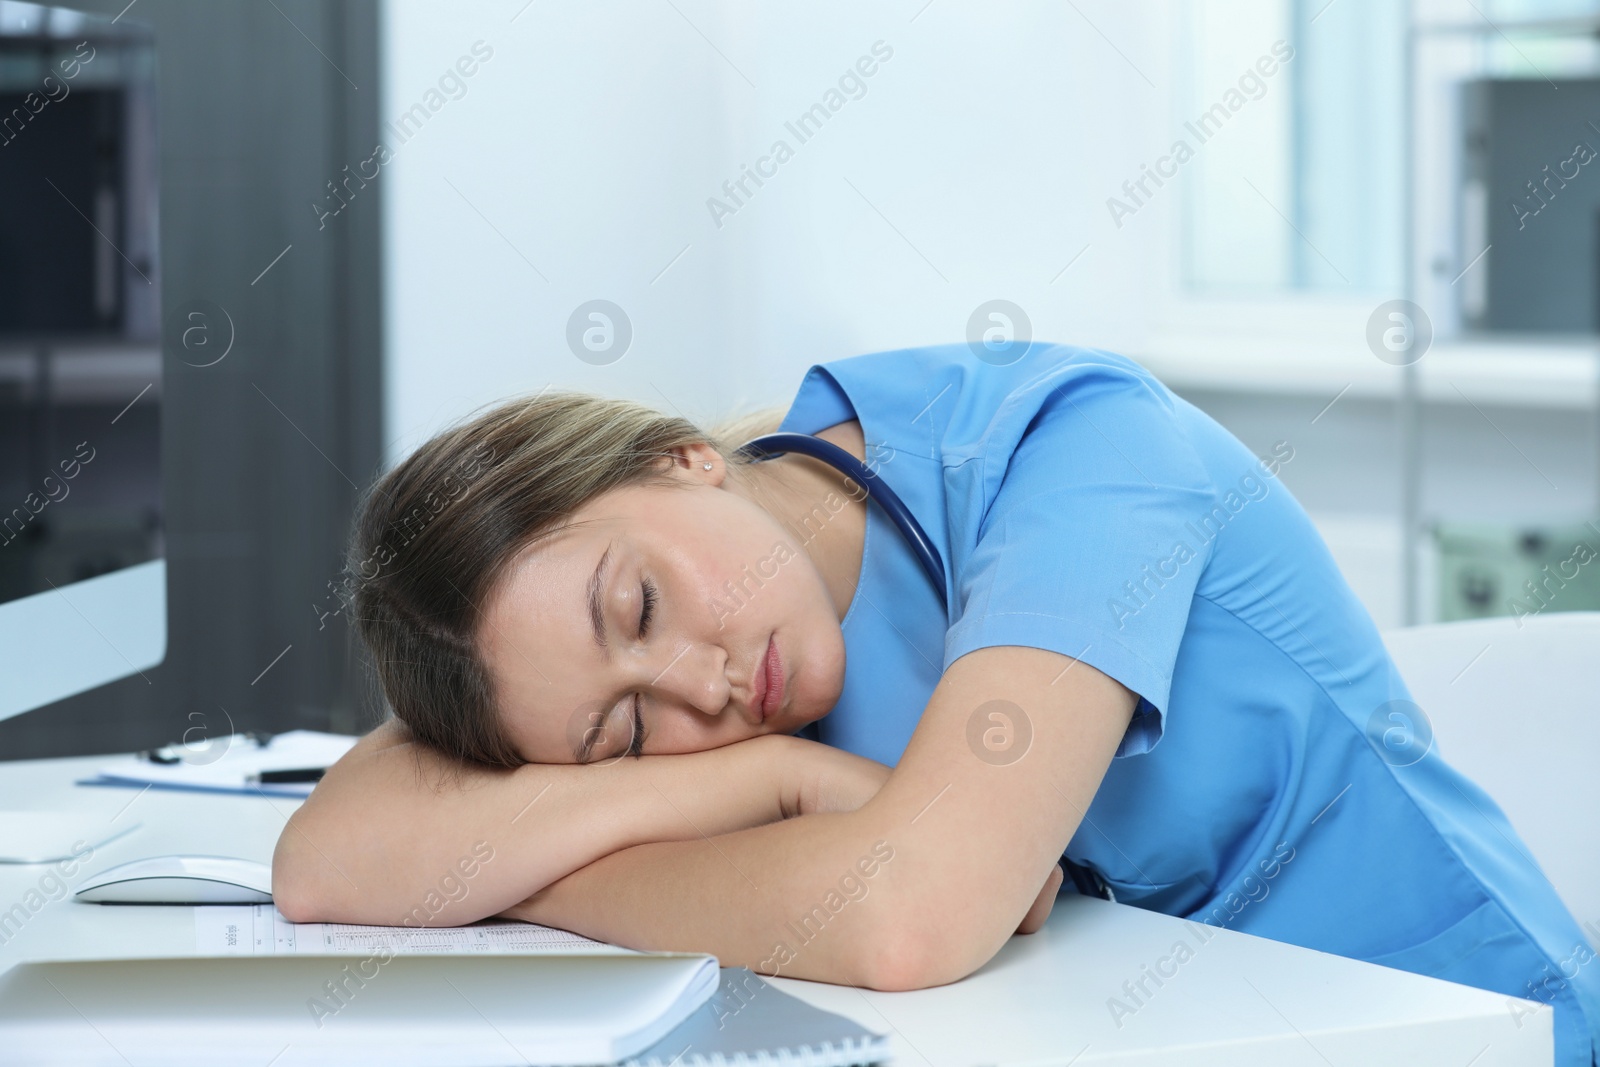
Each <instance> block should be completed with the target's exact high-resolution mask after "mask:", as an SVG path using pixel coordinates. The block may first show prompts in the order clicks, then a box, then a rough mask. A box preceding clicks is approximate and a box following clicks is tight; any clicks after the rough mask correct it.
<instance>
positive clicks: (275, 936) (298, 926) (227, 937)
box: [194, 904, 633, 956]
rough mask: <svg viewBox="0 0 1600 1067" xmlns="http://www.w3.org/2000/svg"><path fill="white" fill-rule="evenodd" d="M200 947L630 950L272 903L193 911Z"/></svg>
mask: <svg viewBox="0 0 1600 1067" xmlns="http://www.w3.org/2000/svg"><path fill="white" fill-rule="evenodd" d="M194 935H195V936H194V940H195V951H196V953H197V954H198V955H201V956H271V955H277V954H293V953H325V952H349V953H352V954H356V953H359V954H361V955H371V954H372V953H374V952H377V951H378V950H379V949H380V948H385V947H387V949H388V951H389V952H390V953H392V954H395V955H401V954H405V953H425V952H493V953H529V952H585V953H596V954H613V953H622V954H625V955H632V954H633V952H632V950H631V949H625V948H619V947H617V946H616V945H608V944H606V943H604V942H603V941H591V940H590V939H589V938H587V937H581V936H579V935H578V934H573V933H568V932H567V931H566V930H556V929H552V928H551V927H548V926H540V925H539V924H537V923H524V922H506V921H497V920H487V921H484V922H480V923H475V924H473V925H471V926H440V927H431V928H426V929H414V928H412V927H409V926H355V925H351V924H347V923H293V922H290V921H289V920H288V919H285V918H284V917H283V913H282V912H280V911H278V909H277V907H275V906H274V905H272V904H242V905H233V904H224V905H217V904H210V905H206V906H204V907H197V908H195V909H194Z"/></svg>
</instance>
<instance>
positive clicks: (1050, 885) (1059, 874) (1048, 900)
mask: <svg viewBox="0 0 1600 1067" xmlns="http://www.w3.org/2000/svg"><path fill="white" fill-rule="evenodd" d="M1066 877H1067V874H1066V872H1065V871H1063V870H1062V869H1061V864H1059V863H1058V864H1056V865H1055V866H1054V867H1051V868H1050V874H1049V875H1048V876H1047V877H1046V878H1045V880H1044V888H1043V889H1041V890H1039V896H1038V898H1037V899H1036V900H1034V902H1033V907H1031V908H1029V909H1028V914H1026V915H1024V916H1023V917H1022V925H1021V926H1018V927H1017V933H1019V934H1031V933H1033V932H1035V931H1036V930H1038V929H1039V928H1040V927H1041V926H1043V925H1044V921H1045V920H1046V919H1048V918H1050V909H1051V908H1053V907H1055V906H1056V894H1057V893H1059V892H1060V891H1061V883H1062V882H1063V881H1064V880H1065V879H1066Z"/></svg>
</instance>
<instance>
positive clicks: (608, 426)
mask: <svg viewBox="0 0 1600 1067" xmlns="http://www.w3.org/2000/svg"><path fill="white" fill-rule="evenodd" d="M780 416H781V412H779V411H776V410H770V409H769V410H764V411H758V412H754V413H752V414H749V415H743V416H739V417H737V418H734V419H731V420H728V421H726V422H723V423H721V424H719V425H718V426H717V427H716V428H715V429H713V430H712V431H711V432H707V431H704V430H701V429H700V428H699V427H697V426H695V425H694V424H693V423H691V422H689V421H688V420H687V419H683V418H679V417H677V416H672V415H663V414H662V413H660V412H658V411H654V410H652V409H650V408H648V407H646V406H644V405H642V404H638V403H634V402H632V401H628V400H615V399H608V398H604V397H597V396H590V395H587V394H583V393H572V392H546V393H541V394H539V395H537V396H532V397H522V398H517V399H513V400H509V401H506V402H504V403H501V404H499V405H497V406H495V407H493V408H491V409H489V410H487V411H485V412H483V413H482V414H479V415H476V416H475V417H471V418H469V419H468V420H467V421H464V422H462V423H460V424H458V425H456V426H453V427H450V428H449V429H446V430H444V431H443V432H441V433H439V434H437V435H436V436H435V437H433V438H432V439H431V440H429V441H428V442H427V443H425V444H423V445H422V446H421V447H420V448H418V449H417V450H416V451H415V452H413V453H412V454H411V455H410V456H408V457H406V459H405V460H403V461H402V462H401V463H400V464H399V465H398V466H396V467H395V468H394V469H393V470H391V471H389V472H388V473H387V474H385V475H383V476H382V477H381V478H380V479H379V480H378V481H377V482H376V484H374V485H373V486H372V487H371V489H369V490H368V492H367V493H366V494H364V496H363V499H362V501H361V503H360V505H359V508H358V513H357V518H356V523H355V529H354V535H353V537H352V541H351V548H350V559H351V568H350V569H351V570H352V573H353V574H354V575H355V581H354V586H355V592H354V597H353V600H354V607H355V610H354V613H353V617H354V629H355V631H356V634H357V636H358V638H359V639H360V641H361V642H362V644H363V645H364V646H365V648H366V650H367V652H368V654H369V655H370V657H371V664H372V668H373V670H374V671H375V673H376V676H377V680H378V684H379V687H380V688H381V690H382V692H383V696H384V698H385V700H386V701H387V703H388V704H389V706H390V707H391V708H392V709H393V711H394V714H395V716H396V717H397V718H399V719H400V720H401V721H402V722H403V723H404V724H405V725H406V726H407V727H408V728H409V730H410V733H411V736H412V737H413V739H415V740H417V741H419V742H421V743H422V744H425V745H427V746H429V747H431V748H433V749H434V750H436V751H438V752H440V753H442V754H444V755H447V756H451V757H454V758H456V759H458V760H464V761H470V762H475V763H480V764H486V765H489V766H493V767H507V768H509V767H516V766H520V765H521V764H523V763H525V762H527V761H526V760H525V759H524V758H523V757H522V756H521V755H520V754H519V753H518V752H517V750H516V748H515V746H514V745H513V744H512V743H511V740H510V738H509V736H508V734H507V732H506V730H505V727H504V723H503V720H502V716H501V714H500V708H499V707H498V705H497V698H496V694H495V687H494V684H493V679H492V678H491V677H490V674H489V671H488V669H487V666H486V663H485V660H484V658H483V655H482V653H481V650H480V643H479V629H480V625H481V619H480V616H481V613H482V609H483V607H484V605H485V603H486V600H487V598H488V596H489V595H490V593H491V592H492V591H493V590H494V588H495V587H496V585H497V583H498V582H499V581H500V579H501V578H502V577H503V575H504V572H505V570H506V569H507V567H508V566H509V565H510V564H511V562H512V561H513V560H514V559H515V558H516V556H517V555H518V553H519V552H521V551H522V550H523V549H524V548H525V547H526V546H527V545H529V544H530V543H532V542H534V541H536V540H538V539H539V538H540V537H543V536H545V535H547V534H549V533H551V532H553V531H555V530H556V529H559V528H560V527H562V526H564V525H565V524H566V523H567V522H568V521H569V520H570V519H571V517H572V515H573V514H574V513H575V512H577V511H578V510H579V509H580V508H582V507H583V506H584V505H585V504H587V503H589V502H590V501H591V500H594V499H595V498H596V497H599V496H600V495H601V494H603V493H606V492H609V491H611V490H613V489H618V488H622V487H625V486H634V485H642V484H648V483H652V482H657V481H664V480H665V470H666V467H665V465H663V464H661V463H660V462H659V461H660V459H661V458H662V457H664V456H666V455H668V454H670V453H671V452H672V451H673V450H674V449H677V448H682V447H686V446H689V445H694V444H700V443H709V444H711V445H712V446H713V447H714V448H716V449H717V451H718V452H720V453H721V454H722V455H723V457H724V458H725V459H726V460H727V461H728V463H729V464H730V465H734V464H739V463H742V462H744V461H743V460H742V459H741V458H740V457H738V456H736V455H735V451H734V450H735V448H736V447H737V445H738V444H739V443H740V442H742V441H744V440H745V439H746V438H748V437H752V436H755V435H757V434H759V433H763V432H770V431H771V430H772V429H773V428H775V427H776V425H777V423H778V421H779V418H780ZM357 561H359V562H357ZM369 572H370V573H369Z"/></svg>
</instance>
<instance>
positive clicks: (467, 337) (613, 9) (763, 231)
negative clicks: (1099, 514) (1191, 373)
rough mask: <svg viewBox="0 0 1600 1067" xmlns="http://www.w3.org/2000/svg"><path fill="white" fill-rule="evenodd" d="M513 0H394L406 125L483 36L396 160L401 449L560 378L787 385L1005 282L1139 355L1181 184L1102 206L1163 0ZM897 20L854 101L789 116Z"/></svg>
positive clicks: (656, 386)
mask: <svg viewBox="0 0 1600 1067" xmlns="http://www.w3.org/2000/svg"><path fill="white" fill-rule="evenodd" d="M523 4H524V0H496V2H493V3H488V2H485V3H472V4H451V5H448V6H447V5H444V4H437V3H428V2H422V0H388V2H387V4H386V7H385V27H384V35H385V36H384V43H383V50H384V52H383V54H384V62H385V66H384V86H383V104H382V113H383V115H384V116H385V117H386V118H390V119H394V118H397V117H398V116H399V115H400V114H401V113H402V112H404V111H405V110H406V109H407V108H408V107H410V106H411V105H412V104H414V103H416V102H418V101H420V100H422V99H423V97H424V94H425V93H426V91H427V90H428V89H429V88H430V87H432V86H433V85H434V84H435V83H436V81H437V79H438V77H439V75H440V74H441V73H442V72H444V71H445V70H446V69H447V68H448V67H449V66H450V65H451V64H453V63H454V62H455V61H456V59H457V57H459V56H462V55H464V54H468V53H469V50H470V48H471V46H472V44H473V42H474V41H476V40H479V39H481V40H483V41H484V42H485V43H486V44H487V45H488V46H489V47H490V48H492V49H493V57H492V58H491V59H490V60H488V61H487V62H486V63H484V64H483V65H482V67H481V69H479V70H478V72H477V73H476V74H474V75H473V76H472V77H471V78H469V79H464V81H465V84H466V86H467V92H466V94H465V95H464V96H462V97H461V98H460V99H450V100H447V102H444V103H443V106H440V107H439V109H438V110H437V112H435V113H433V114H432V115H431V116H430V117H429V118H428V119H427V122H426V124H425V125H424V126H423V128H422V129H421V130H420V132H418V133H416V135H415V136H414V137H413V138H412V139H411V140H409V141H408V142H406V143H405V144H404V145H403V146H401V147H399V148H398V150H397V151H396V152H395V157H394V159H393V161H392V162H390V163H389V164H388V165H387V166H386V167H385V168H384V176H383V177H382V178H381V179H380V180H382V181H384V182H385V183H386V184H385V187H384V191H385V195H386V198H387V199H386V204H385V212H386V237H387V239H388V242H389V244H388V248H387V274H386V286H387V297H388V307H387V312H386V314H387V331H388V336H387V346H388V353H389V357H388V363H387V370H388V383H387V397H386V420H387V426H388V433H389V437H390V441H389V447H388V455H389V457H390V459H391V460H394V459H398V458H399V457H400V456H402V455H404V454H405V453H406V452H407V451H409V449H410V448H412V447H414V446H415V445H416V444H417V443H418V442H420V441H421V440H422V439H424V438H425V437H427V436H428V435H429V434H431V433H432V432H433V431H435V430H436V429H438V428H439V427H440V426H441V425H443V424H444V423H445V422H447V421H450V420H452V419H454V418H456V417H459V416H460V415H462V414H464V413H466V412H468V411H469V410H471V409H473V408H474V407H476V406H478V405H480V404H483V403H486V402H490V401H493V400H497V399H500V398H502V397H505V396H507V395H509V394H512V393H514V392H518V391H522V390H537V389H539V388H541V387H543V386H545V385H547V384H549V383H554V384H555V385H557V386H562V387H573V388H581V389H587V390H592V391H596V392H605V393H613V394H617V395H623V396H629V397H634V398H637V399H641V400H645V401H649V402H651V403H654V404H656V405H658V406H661V407H663V408H667V407H668V406H669V405H670V406H671V407H675V408H677V409H679V410H681V411H682V412H683V413H684V414H686V415H688V416H689V417H691V418H709V417H714V416H716V415H720V414H724V413H728V412H730V411H733V410H740V409H742V408H743V407H744V406H747V405H753V404H784V403H786V402H787V400H788V399H789V397H790V396H791V395H792V393H793V390H794V388H795V386H796V385H797V384H798V382H799V378H800V376H801V374H802V373H803V372H804V370H805V368H806V367H807V366H809V365H810V364H812V363H814V362H819V361H823V360H827V359H832V358H837V357H840V356H844V355H851V354H855V353H859V352H864V351H870V350H873V349H878V348H891V347H899V346H903V345H910V344H918V343H931V342H939V341H948V340H953V339H959V338H960V337H962V336H963V335H964V330H965V326H966V322H967V319H968V317H969V315H970V314H971V312H972V311H973V309H974V308H975V307H976V306H977V305H978V304H980V303H981V302H983V301H985V300H989V299H991V298H996V297H1003V298H1005V299H1009V300H1012V301H1015V302H1016V303H1018V304H1020V305H1021V306H1022V307H1023V308H1024V309H1025V310H1026V311H1027V312H1028V314H1029V315H1030V317H1031V318H1032V320H1033V324H1034V328H1033V333H1034V336H1036V337H1042V338H1046V339H1050V340H1063V341H1072V342H1076V343H1087V344H1097V345H1103V346H1106V347H1110V348H1117V349H1122V350H1127V351H1133V350H1137V349H1138V348H1140V347H1141V346H1142V342H1143V339H1144V337H1145V335H1146V333H1147V327H1146V323H1147V321H1148V318H1149V312H1148V308H1147V307H1146V306H1145V305H1143V304H1142V302H1141V292H1142V290H1144V289H1146V288H1147V287H1148V278H1149V276H1150V275H1151V272H1152V271H1158V270H1162V269H1165V267H1164V262H1163V260H1162V256H1163V254H1164V252H1163V250H1164V248H1165V247H1166V245H1165V241H1164V239H1163V233H1162V230H1161V227H1162V225H1163V221H1162V215H1163V213H1164V212H1166V211H1167V210H1168V205H1166V204H1159V205H1155V206H1153V207H1152V208H1151V210H1150V211H1149V212H1141V213H1140V215H1139V217H1138V218H1137V219H1134V220H1129V221H1128V223H1127V224H1126V225H1125V226H1124V227H1123V228H1122V229H1120V230H1118V229H1115V228H1114V227H1113V226H1112V225H1111V224H1110V222H1109V219H1108V215H1107V212H1106V208H1105V200H1106V198H1107V197H1108V196H1110V195H1112V194H1113V193H1115V192H1116V191H1117V189H1118V188H1119V187H1120V185H1121V184H1122V182H1123V181H1124V180H1126V179H1127V178H1129V177H1130V176H1133V177H1136V176H1137V175H1138V168H1139V164H1140V163H1141V162H1143V161H1146V160H1149V159H1151V158H1153V157H1154V155H1155V154H1157V153H1158V152H1159V151H1160V150H1161V149H1162V148H1163V147H1164V146H1165V145H1166V144H1167V143H1168V142H1169V141H1170V137H1169V136H1168V134H1169V131H1168V130H1167V129H1166V119H1165V116H1166V107H1167V104H1168V98H1169V96H1170V94H1171V93H1172V92H1173V88H1174V87H1173V86H1172V84H1171V79H1170V78H1169V77H1167V70H1168V67H1169V64H1168V63H1167V61H1166V59H1165V53H1166V50H1167V45H1166V34H1165V31H1164V30H1162V29H1161V25H1162V23H1161V20H1160V13H1161V11H1162V9H1163V8H1164V7H1165V6H1166V5H1164V4H1162V5H1139V9H1138V10H1134V9H1132V8H1130V7H1124V6H1122V5H1118V4H1115V3H1112V2H1108V0H1080V2H1079V3H1078V5H1077V7H1078V9H1079V10H1080V11H1081V12H1082V14H1079V13H1078V12H1077V11H1074V10H1073V8H1072V7H1071V6H1068V5H1061V4H1056V3H1041V2H1034V3H1008V4H1005V5H990V4H980V3H977V2H975V0H935V2H934V3H932V4H931V5H928V6H926V7H925V8H924V6H923V0H907V2H904V3H898V2H897V3H893V4H887V3H879V4H871V5H860V4H851V3H842V2H828V3H810V4H805V5H799V4H783V5H779V4H761V5H756V4H744V3H733V2H731V0H730V2H725V3H724V2H715V0H673V2H672V3H654V2H652V3H642V2H639V3H620V2H613V3H600V4H585V5H581V6H580V5H576V4H571V3H558V2H552V0H538V2H536V3H533V4H532V5H531V6H528V7H526V9H523ZM519 10H521V13H520V14H519V13H518V12H519ZM680 13H681V14H680ZM1085 16H1087V20H1090V21H1092V23H1093V25H1092V26H1091V25H1090V24H1089V21H1086V19H1085ZM1102 33H1103V34H1104V37H1102V36H1101V34H1102ZM702 35H703V36H702ZM1107 38H1109V42H1108V40H1107ZM880 40H881V41H883V42H884V43H885V45H887V46H888V47H889V48H891V49H892V50H893V57H892V58H891V59H889V60H888V61H887V62H884V63H883V64H882V65H881V66H880V67H879V69H878V70H877V72H876V73H875V74H874V75H873V76H872V77H870V78H865V79H863V81H864V82H865V85H866V93H865V95H864V96H862V97H861V98H859V99H848V100H847V102H846V103H845V105H844V106H843V107H842V108H840V110H839V111H838V112H837V113H836V114H834V115H833V116H832V117H831V119H830V120H829V121H828V123H827V124H826V126H825V127H824V128H823V129H822V130H821V131H820V132H818V133H817V134H816V135H815V136H814V137H813V138H812V139H811V140H809V141H808V142H806V143H804V144H802V143H800V142H799V141H798V140H797V139H796V138H795V137H794V136H793V135H792V134H790V133H788V132H787V131H786V130H785V129H784V123H785V121H786V120H789V119H791V118H793V117H795V116H797V115H798V114H799V113H800V112H802V111H804V110H805V109H806V108H807V107H809V106H810V105H811V104H813V103H816V102H818V101H819V100H821V99H822V97H823V95H824V93H825V92H826V91H827V90H828V89H829V88H831V87H833V86H835V84H836V82H837V80H838V79H839V76H840V74H841V73H843V72H844V71H845V70H846V69H848V68H850V67H851V65H852V64H854V63H855V62H856V60H857V58H858V57H860V56H863V55H868V54H870V52H871V49H872V46H873V44H874V42H876V41H880ZM1118 50H1120V52H1121V54H1120V55H1119V51H1118ZM1135 68H1137V69H1135ZM1146 77H1148V78H1149V79H1150V81H1151V82H1152V83H1153V85H1154V87H1152V84H1147V82H1146V80H1145V79H1146ZM438 99H440V98H435V100H436V102H437V100H438ZM778 138H783V139H784V140H786V141H788V142H789V144H790V146H791V147H792V148H794V151H795V154H794V158H792V159H790V160H789V161H788V162H786V163H784V164H783V165H782V166H781V167H779V168H778V173H777V174H776V176H774V177H773V178H771V179H770V180H768V181H767V183H766V185H764V186H763V187H761V188H760V189H758V190H756V191H755V195H753V196H752V197H750V198H749V199H748V201H747V202H746V204H745V205H744V206H743V207H742V208H740V209H739V210H738V212H737V213H736V214H735V215H733V216H731V217H727V218H724V219H723V220H722V225H721V226H720V227H718V226H717V225H716V223H715V222H714V221H713V218H712V215H711V213H710V211H708V209H707V205H706V201H707V199H708V198H709V197H711V196H714V195H716V196H720V195H721V193H720V187H721V185H722V183H723V181H724V180H726V179H730V178H737V177H738V176H739V175H740V168H741V165H745V164H754V163H755V162H756V160H757V159H758V157H760V156H762V155H764V154H766V152H767V151H768V149H769V147H770V146H771V144H772V142H773V141H774V140H776V139H778ZM452 183H453V185H454V186H455V189H456V190H459V193H458V192H456V191H455V190H453V189H452V188H451V184H452ZM852 185H853V186H854V188H852ZM751 188H753V187H751ZM857 190H859V192H858V191H857ZM463 198H465V199H463ZM1169 199H1171V200H1173V201H1175V200H1176V198H1175V197H1172V198H1169ZM465 201H470V205H469V203H467V202H465ZM869 202H870V203H869ZM480 212H481V215H480V214H479V213H480ZM880 213H881V214H880ZM486 219H487V221H486ZM496 231H498V233H497V232H496ZM897 231H898V232H897ZM1085 245H1089V246H1090V248H1089V250H1088V251H1087V252H1085V253H1084V254H1083V257H1082V258H1081V259H1080V260H1079V261H1078V262H1077V263H1076V264H1075V265H1074V266H1073V267H1072V269H1071V270H1069V271H1067V272H1066V273H1065V274H1061V273H1060V272H1061V270H1062V268H1063V267H1064V266H1066V264H1067V263H1068V262H1069V261H1070V260H1071V259H1072V258H1073V256H1075V255H1077V254H1078V253H1079V252H1080V250H1082V249H1083V248H1084V246H1085ZM513 246H514V247H513ZM685 249H687V251H685ZM680 252H681V253H682V255H681V258H677V259H676V262H675V263H674V262H673V261H674V257H679V254H680ZM524 257H525V258H524ZM924 257H926V258H924ZM530 262H531V264H532V265H531V266H530ZM669 263H672V264H673V265H672V266H671V268H670V269H669V270H666V273H665V274H661V272H662V271H663V269H664V268H667V266H668V264H669ZM930 264H931V265H930ZM541 274H542V275H543V278H541V277H540V275H541ZM658 275H659V277H658ZM941 275H942V277H941ZM1058 275H1059V277H1058ZM1053 279H1054V281H1052V280H1053ZM596 297H602V298H606V299H609V300H612V301H614V302H616V303H617V304H619V305H621V306H622V308H623V309H624V310H625V311H626V312H627V314H628V315H629V317H630V318H631V320H632V323H633V327H634V331H635V333H634V339H633V342H632V347H631V348H630V350H629V351H628V352H627V354H626V356H624V357H623V358H622V359H621V360H620V361H619V362H617V363H615V364H612V365H610V366H604V367H592V366H589V365H587V364H585V363H583V362H581V361H580V360H578V359H577V358H575V357H574V356H573V354H572V353H571V352H570V351H569V350H568V348H567V345H566V342H565V330H566V324H567V319H568V316H569V315H570V314H571V312H572V311H573V309H574V308H576V307H577V305H579V304H580V303H582V302H584V301H586V300H589V299H592V298H596Z"/></svg>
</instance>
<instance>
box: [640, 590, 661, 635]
mask: <svg viewBox="0 0 1600 1067" xmlns="http://www.w3.org/2000/svg"><path fill="white" fill-rule="evenodd" d="M639 590H640V595H639V638H640V640H643V639H644V637H645V635H647V634H648V633H649V632H650V620H651V619H653V618H655V614H656V601H657V600H658V599H659V594H658V593H657V592H656V584H655V583H654V582H652V581H651V580H650V579H648V578H645V579H642V580H641V581H640V582H639Z"/></svg>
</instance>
